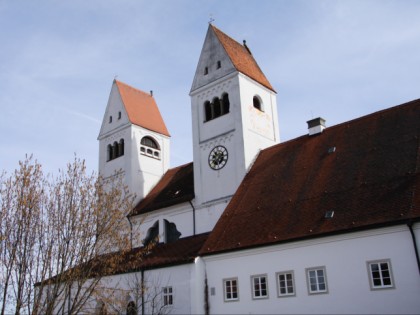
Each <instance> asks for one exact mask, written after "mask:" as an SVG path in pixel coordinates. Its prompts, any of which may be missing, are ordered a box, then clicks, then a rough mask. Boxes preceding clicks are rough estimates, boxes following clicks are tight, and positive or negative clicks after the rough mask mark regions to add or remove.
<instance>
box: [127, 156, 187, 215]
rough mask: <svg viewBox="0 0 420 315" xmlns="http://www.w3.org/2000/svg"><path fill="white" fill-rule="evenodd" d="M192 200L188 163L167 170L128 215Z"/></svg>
mask: <svg viewBox="0 0 420 315" xmlns="http://www.w3.org/2000/svg"><path fill="white" fill-rule="evenodd" d="M192 199H194V178H193V164H192V163H188V164H185V165H181V166H178V167H175V168H172V169H170V170H168V171H167V172H166V173H165V174H164V175H163V177H162V179H161V180H160V181H159V182H158V183H157V185H156V186H155V187H154V188H153V189H152V190H151V191H150V193H149V194H148V195H147V196H146V198H144V199H143V200H141V201H140V202H139V204H138V205H137V206H136V207H135V208H134V209H133V211H132V212H131V213H130V215H131V216H133V215H136V214H143V213H147V212H150V211H153V210H156V209H160V208H164V207H169V206H172V205H175V204H179V203H182V202H186V201H190V200H192Z"/></svg>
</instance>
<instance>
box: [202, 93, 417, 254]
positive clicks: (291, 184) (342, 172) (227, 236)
mask: <svg viewBox="0 0 420 315" xmlns="http://www.w3.org/2000/svg"><path fill="white" fill-rule="evenodd" d="M419 121H420V100H416V101H413V102H409V103H407V104H403V105H400V106H396V107H394V108H390V109H388V110H384V111H380V112H377V113H374V114H371V115H368V116H365V117H361V118H359V119H355V120H352V121H349V122H346V123H343V124H340V125H336V126H333V127H330V128H327V129H325V130H324V132H323V133H322V134H319V135H317V136H302V137H300V138H297V139H294V140H291V141H288V142H285V143H282V144H279V145H276V146H273V147H271V148H268V149H265V150H263V151H262V152H261V153H260V155H259V156H258V158H257V160H256V161H255V163H254V165H253V167H252V169H251V170H250V172H249V173H248V174H247V176H246V177H245V179H244V181H243V182H242V184H241V185H240V187H239V188H238V190H237V192H236V193H235V195H234V196H233V198H232V200H231V202H230V203H229V205H228V206H227V208H226V210H225V211H224V213H223V215H222V216H221V218H220V219H219V221H218V223H217V224H216V226H215V228H214V230H213V232H212V233H211V235H210V237H209V239H208V240H207V242H206V243H205V245H204V246H203V249H202V250H201V254H203V255H205V254H210V253H216V252H223V251H229V250H236V249H241V248H249V247H253V246H260V245H267V244H275V243H281V242H289V241H294V240H301V239H305V238H312V237H319V236H322V235H330V234H336V233H344V232H348V231H354V230H360V229H366V228H371V227H375V226H385V225H390V224H398V223H404V222H405V223H406V222H409V221H410V220H420V197H419V187H420V186H419V184H420V174H419V163H420V160H419V153H420V151H419V150H420V149H419V139H420V125H419ZM327 212H329V215H330V216H328V214H327ZM331 214H333V215H332V216H331ZM250 231H252V233H250Z"/></svg>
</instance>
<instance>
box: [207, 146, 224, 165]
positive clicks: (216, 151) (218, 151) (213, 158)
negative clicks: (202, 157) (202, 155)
mask: <svg viewBox="0 0 420 315" xmlns="http://www.w3.org/2000/svg"><path fill="white" fill-rule="evenodd" d="M227 160H228V151H227V149H226V148H225V147H224V146H221V145H218V146H217V147H214V148H213V149H212V150H211V151H210V154H209V165H210V167H211V168H212V169H214V170H220V169H221V168H222V167H223V166H225V165H226V163H227Z"/></svg>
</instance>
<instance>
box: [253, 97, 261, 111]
mask: <svg viewBox="0 0 420 315" xmlns="http://www.w3.org/2000/svg"><path fill="white" fill-rule="evenodd" d="M252 101H253V103H254V107H255V108H256V109H258V110H261V111H262V110H263V109H262V102H261V100H260V98H259V97H258V96H254V98H253V99H252Z"/></svg>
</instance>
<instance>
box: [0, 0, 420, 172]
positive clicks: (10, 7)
mask: <svg viewBox="0 0 420 315" xmlns="http://www.w3.org/2000/svg"><path fill="white" fill-rule="evenodd" d="M419 16H420V1H400V0H397V1H261V0H257V1H249V0H240V1H239V0H233V1H222V0H212V1H210V0H202V1H193V0H189V1H186V0H185V1H182V0H177V1H141V0H118V1H103V0H100V1H99V0H98V1H97V0H90V1H85V0H83V1H79V0H72V1H44V0H39V1H12V0H10V1H6V0H0V43H1V48H0V60H1V62H0V109H1V118H2V119H1V124H0V133H1V135H2V145H1V146H0V170H6V171H8V172H11V171H13V169H14V168H16V167H17V165H18V161H19V160H22V159H24V157H25V154H27V153H28V154H31V153H32V154H34V156H35V158H37V159H38V160H39V161H40V162H41V163H42V164H43V166H44V170H45V171H46V172H52V173H55V172H56V171H57V170H58V169H59V168H63V167H65V165H66V163H67V162H69V161H71V160H72V159H73V156H74V154H75V153H76V154H77V156H78V157H80V158H83V159H85V160H86V162H87V166H88V168H89V170H92V171H93V170H95V171H96V169H97V162H98V141H97V136H98V133H99V129H100V125H101V121H102V118H103V114H104V111H105V107H106V104H107V100H108V96H109V92H110V89H111V84H112V81H113V79H114V77H115V76H116V75H117V76H118V79H119V80H121V81H123V82H125V83H127V84H129V85H132V86H134V87H137V88H139V89H141V90H144V91H149V90H153V91H154V96H155V99H156V101H157V103H158V105H159V108H160V110H161V113H162V115H163V117H164V119H165V121H166V124H167V127H168V129H169V131H170V133H171V135H172V138H171V166H177V165H180V164H183V163H187V162H190V161H191V160H192V147H191V145H192V141H191V115H190V98H189V95H188V93H189V91H190V87H191V83H192V80H193V76H194V73H195V68H196V66H197V62H198V58H199V55H200V51H201V47H202V44H203V41H204V36H205V34H206V30H207V27H208V21H209V19H210V17H212V18H213V19H214V20H215V21H214V25H215V26H217V27H218V28H219V29H221V30H222V31H224V32H225V33H227V34H228V35H230V36H231V37H233V38H234V39H236V40H238V41H239V42H241V41H242V40H243V39H246V40H247V45H248V46H249V47H250V48H251V50H252V52H253V55H254V57H255V58H256V60H257V62H258V63H259V65H260V67H261V69H262V70H263V72H264V73H265V74H266V76H267V78H268V79H269V81H270V82H271V84H272V85H273V87H274V88H275V89H276V91H277V93H278V95H277V103H278V113H279V123H280V136H281V139H282V141H285V140H289V139H292V138H295V137H297V136H300V135H303V134H305V133H306V131H307V129H306V128H307V126H306V121H307V120H309V119H311V118H314V117H318V116H322V117H323V118H325V119H326V120H327V126H332V125H335V124H338V123H341V122H344V121H347V120H350V119H353V118H356V117H360V116H363V115H366V114H369V113H372V112H375V111H378V110H381V109H384V108H388V107H391V106H394V105H398V104H401V103H404V102H407V101H410V100H413V99H417V98H420V18H419Z"/></svg>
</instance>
